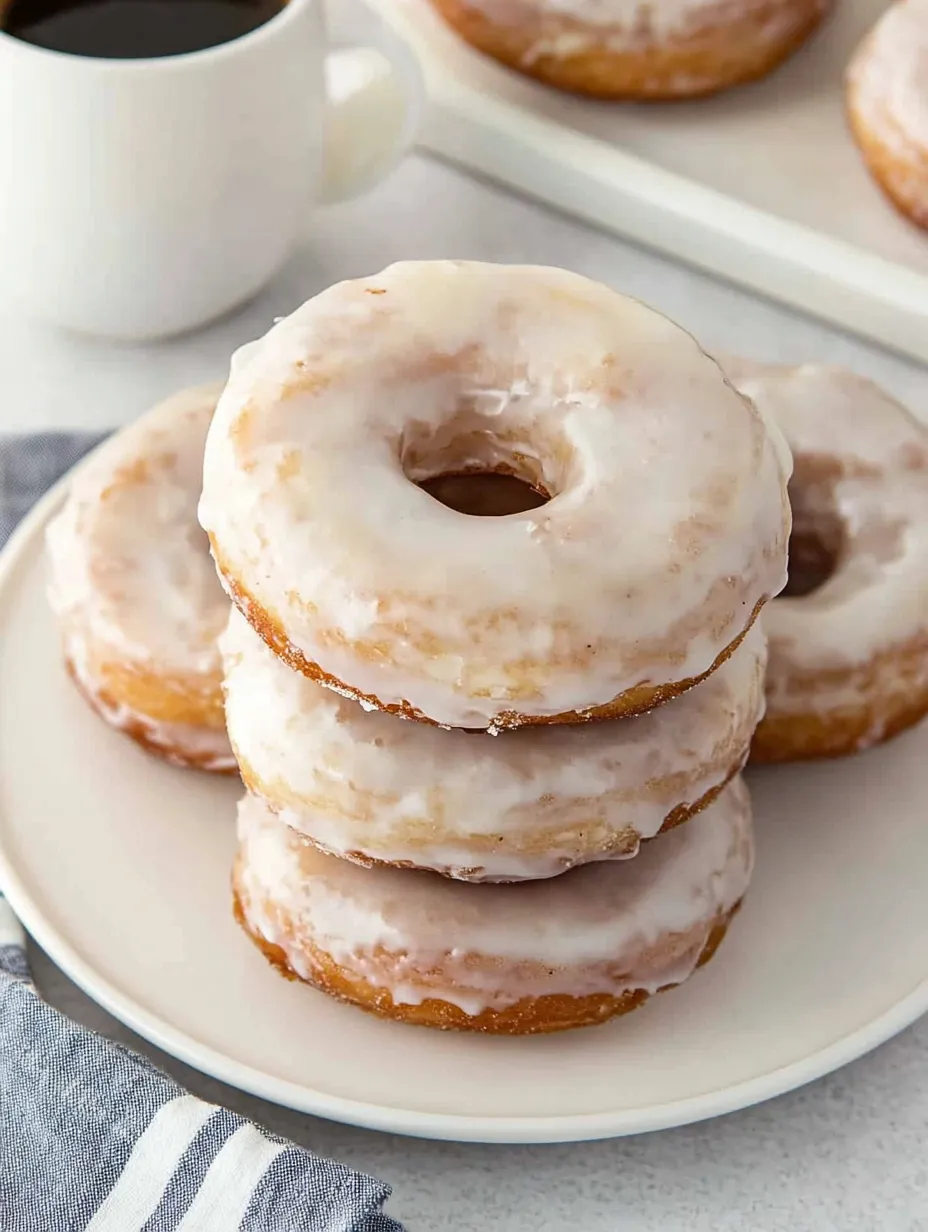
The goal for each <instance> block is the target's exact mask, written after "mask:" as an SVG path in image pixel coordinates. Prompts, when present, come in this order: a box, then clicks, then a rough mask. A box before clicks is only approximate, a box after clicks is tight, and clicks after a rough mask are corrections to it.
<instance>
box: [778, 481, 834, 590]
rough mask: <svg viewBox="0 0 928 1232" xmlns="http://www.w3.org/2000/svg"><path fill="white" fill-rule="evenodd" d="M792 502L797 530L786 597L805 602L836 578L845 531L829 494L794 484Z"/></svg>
mask: <svg viewBox="0 0 928 1232" xmlns="http://www.w3.org/2000/svg"><path fill="white" fill-rule="evenodd" d="M789 499H790V505H791V506H792V511H793V529H792V533H791V534H790V537H789V564H788V573H787V581H786V586H785V587H784V588H783V592H782V594H783V597H785V598H789V599H801V598H804V597H805V596H806V595H811V594H814V593H815V591H817V590H820V589H821V587H822V586H824V585H825V583H826V582H827V581H828V580H829V578H831V577H833V576H834V574H835V572H836V571H837V568H838V565H839V564H840V562H841V556H842V552H843V549H844V541H845V528H844V522H843V521H842V519H841V517H840V515H839V514H838V511H837V509H836V508H835V506H834V502H833V498H832V495H831V493H830V492H829V491H827V490H823V489H821V488H811V489H810V488H805V487H803V486H801V485H799V484H794V483H791V484H790V485H789Z"/></svg>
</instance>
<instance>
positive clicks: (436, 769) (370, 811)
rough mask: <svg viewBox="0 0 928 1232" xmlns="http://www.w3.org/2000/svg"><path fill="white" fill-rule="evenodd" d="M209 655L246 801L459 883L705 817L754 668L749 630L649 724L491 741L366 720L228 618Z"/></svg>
mask: <svg viewBox="0 0 928 1232" xmlns="http://www.w3.org/2000/svg"><path fill="white" fill-rule="evenodd" d="M220 649H221V651H222V655H223V661H224V668H225V673H226V720H227V722H228V725H229V735H230V738H231V740H232V745H233V747H234V749H235V752H236V755H237V757H238V760H239V765H240V769H241V772H242V777H243V779H244V781H245V783H246V785H247V786H248V788H249V789H250V790H251V791H252V792H253V793H254V794H255V795H257V796H259V797H260V798H262V799H263V800H264V801H265V802H266V803H267V804H268V805H269V806H270V807H271V808H272V809H273V810H274V811H275V812H276V813H278V815H279V816H280V817H281V819H282V820H283V821H285V822H287V823H288V824H289V825H290V826H291V827H292V828H293V829H295V830H298V831H299V832H300V833H302V834H304V835H306V836H307V837H308V838H309V839H310V840H311V841H312V842H313V843H314V844H315V845H316V846H317V847H319V848H320V849H322V850H323V851H325V852H328V853H330V854H332V855H337V856H343V857H346V858H348V859H351V860H354V861H356V862H358V863H362V864H363V863H366V864H393V865H400V866H413V867H417V868H429V869H433V870H435V871H436V872H440V873H443V874H445V875H446V876H451V877H455V878H457V879H460V880H467V881H519V880H529V879H535V878H541V877H550V876H552V875H554V874H557V873H561V872H564V871H565V870H566V869H569V868H571V867H572V866H574V865H577V864H585V863H588V862H590V861H594V860H603V859H616V858H623V857H627V856H632V855H634V854H635V853H636V851H637V850H638V845H639V843H640V841H641V840H642V839H649V838H653V837H654V835H656V834H658V833H659V832H661V831H662V830H668V829H670V828H671V827H673V826H675V825H678V824H679V823H680V822H683V821H686V820H687V819H688V818H689V817H691V816H692V815H693V813H695V812H697V811H699V810H700V809H702V808H704V807H705V806H706V805H707V804H709V803H710V802H711V801H712V800H713V799H714V798H715V796H716V795H718V793H719V792H720V791H721V789H722V788H723V786H724V785H725V784H726V783H727V782H728V780H729V779H731V778H732V776H733V775H734V774H736V773H737V771H738V770H739V769H740V768H741V766H742V765H743V764H744V761H745V759H746V758H747V754H748V748H749V746H750V743H751V736H752V734H753V732H754V728H755V726H756V724H757V722H758V720H759V719H760V717H761V714H762V712H763V706H764V699H763V681H764V668H765V665H766V657H767V655H766V642H765V639H764V635H763V634H762V633H761V631H760V629H759V628H757V627H755V628H752V629H751V630H750V632H749V633H748V635H747V637H746V638H745V639H744V642H743V643H742V645H741V646H740V647H739V648H738V649H737V650H736V651H735V652H734V654H733V655H732V656H731V657H730V658H729V659H728V660H726V662H725V663H724V664H723V665H722V666H721V667H720V668H719V670H718V671H716V672H714V673H713V674H712V675H711V676H710V677H709V678H708V679H707V680H705V681H704V682H703V683H702V684H700V685H698V686H697V687H696V688H694V689H691V690H690V691H689V692H688V693H686V694H684V695H683V696H682V697H679V698H676V699H675V700H674V701H672V702H669V703H668V704H667V705H666V706H661V707H659V708H658V709H657V710H653V711H651V712H650V713H649V714H645V715H640V716H638V717H636V718H630V719H624V720H621V721H617V722H612V723H595V724H584V725H582V726H578V725H559V726H548V727H542V728H533V729H531V730H524V731H516V732H508V733H505V734H503V735H501V736H499V737H497V738H495V739H494V738H493V737H488V736H486V735H483V734H481V733H477V732H466V731H451V732H442V731H440V730H438V729H437V728H435V727H429V726H427V725H425V724H421V723H403V722H399V721H397V720H396V719H395V718H393V717H392V716H391V715H386V714H381V713H378V712H376V711H365V710H363V709H362V708H361V707H360V706H358V705H357V704H356V703H355V702H353V701H349V700H346V699H345V698H343V697H340V696H339V695H338V694H337V693H334V692H332V691H330V690H328V689H324V688H322V687H321V686H320V685H318V684H316V683H315V681H312V680H309V679H307V678H306V677H305V676H302V675H301V674H300V673H298V672H294V671H291V670H290V668H288V667H287V665H286V664H285V663H283V662H281V660H280V659H278V658H277V657H276V656H275V655H274V654H273V653H272V652H271V651H270V650H268V648H267V647H266V646H265V645H264V643H263V641H262V640H261V639H260V637H258V635H257V634H256V633H255V632H254V631H253V629H252V628H251V626H250V625H249V624H248V623H247V621H246V620H245V619H244V618H243V617H242V616H241V615H240V614H239V613H238V612H233V613H232V616H231V618H230V621H229V627H228V629H227V630H226V632H225V633H224V634H223V636H222V638H221V640H220Z"/></svg>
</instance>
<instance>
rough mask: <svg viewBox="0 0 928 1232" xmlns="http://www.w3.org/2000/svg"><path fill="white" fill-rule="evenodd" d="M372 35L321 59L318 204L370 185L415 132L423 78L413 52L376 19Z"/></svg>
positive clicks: (404, 149)
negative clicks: (366, 42) (368, 43)
mask: <svg viewBox="0 0 928 1232" xmlns="http://www.w3.org/2000/svg"><path fill="white" fill-rule="evenodd" d="M375 40H376V42H377V44H378V46H376V47H346V48H339V49H337V50H335V51H330V52H329V54H328V55H327V56H326V59H325V88H326V117H325V142H324V156H323V175H322V189H321V194H320V202H321V203H322V204H326V205H331V204H334V203H335V202H338V201H347V200H349V199H350V198H351V197H356V196H358V195H359V194H360V193H362V192H364V191H365V190H366V189H368V188H371V187H373V185H374V184H376V183H377V181H378V180H381V179H383V177H384V176H385V175H386V174H387V172H388V171H390V170H391V169H392V168H393V166H394V165H395V164H396V163H397V162H398V161H399V160H400V158H401V157H402V156H403V155H404V154H405V153H406V152H407V150H408V149H409V148H410V146H411V145H412V143H413V141H414V139H415V136H416V133H417V132H418V128H419V121H420V118H421V116H422V112H423V108H424V101H425V83H424V81H423V78H422V70H421V69H420V67H419V62H418V60H417V59H416V56H415V53H414V52H413V51H412V49H411V48H410V46H409V44H408V43H406V42H405V41H404V40H403V39H401V38H399V37H398V36H397V35H395V34H393V32H392V31H391V30H389V29H387V28H386V27H385V26H382V25H381V26H379V28H377V29H376V34H375Z"/></svg>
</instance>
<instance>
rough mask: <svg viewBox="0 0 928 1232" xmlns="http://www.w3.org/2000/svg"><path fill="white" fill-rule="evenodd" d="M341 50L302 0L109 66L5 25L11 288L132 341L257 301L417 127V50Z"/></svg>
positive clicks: (385, 37)
mask: <svg viewBox="0 0 928 1232" xmlns="http://www.w3.org/2000/svg"><path fill="white" fill-rule="evenodd" d="M377 31H378V34H377V39H376V41H377V43H378V47H379V50H375V49H374V48H351V49H347V50H337V51H329V50H327V44H326V30H325V20H324V14H323V9H322V0H289V2H288V3H287V4H286V5H285V6H284V7H283V8H282V9H281V11H280V12H279V13H278V14H276V15H275V16H274V17H272V18H271V20H270V21H268V22H266V23H265V24H264V25H263V26H259V27H258V28H257V29H255V30H253V31H252V32H251V33H249V34H246V35H244V36H242V37H241V38H238V39H235V40H233V41H231V42H228V43H221V44H219V45H218V46H216V47H211V48H209V49H207V50H205V51H197V52H191V53H189V54H187V55H178V56H166V57H162V58H159V59H144V60H106V59H94V58H90V57H84V56H77V55H65V54H61V53H59V52H54V51H47V50H45V49H43V48H40V47H36V46H33V45H32V44H29V43H26V42H22V41H20V40H18V39H15V38H13V37H11V36H10V35H7V34H3V33H0V238H2V253H0V294H2V295H3V296H4V297H5V298H7V299H9V300H11V301H14V302H15V303H17V304H18V305H19V306H20V307H21V308H22V310H23V311H25V312H27V313H29V314H30V315H33V316H37V317H41V318H43V319H45V320H47V321H51V322H54V323H56V324H59V325H63V326H65V327H67V328H70V329H75V330H80V331H83V332H88V333H94V334H102V335H106V336H109V337H113V338H122V339H136V340H141V339H150V338H158V337H165V336H168V335H171V334H177V333H181V332H183V331H185V330H188V329H191V328H193V327H194V326H197V325H201V324H203V323H204V322H207V321H210V320H212V319H214V318H216V317H218V316H221V315H222V314H223V313H225V312H227V311H229V310H230V309H232V308H234V307H236V306H237V305H238V304H241V303H243V302H245V301H246V300H247V299H249V297H251V296H252V295H254V294H255V292H256V291H258V290H259V289H260V288H261V286H263V284H264V283H265V282H267V280H268V279H269V278H270V277H271V275H272V274H273V273H274V272H275V271H276V270H277V269H278V268H279V267H280V266H281V265H282V264H283V262H284V260H285V259H286V257H287V255H288V254H289V253H290V251H291V250H292V249H293V247H294V245H295V244H296V243H297V241H298V240H299V238H300V236H301V233H302V232H303V231H304V230H305V226H306V222H307V217H308V214H309V211H310V210H311V208H312V206H313V205H314V204H316V203H318V202H321V201H334V200H341V199H344V198H346V197H349V196H353V195H354V194H355V193H357V192H359V191H361V190H362V189H364V188H366V187H369V186H370V185H371V184H372V183H374V182H375V181H376V180H377V179H379V178H380V177H381V176H382V175H383V174H384V173H385V172H386V171H387V170H389V168H390V167H391V166H392V165H393V163H394V162H395V160H396V159H397V158H398V157H399V156H400V154H402V153H403V151H404V150H405V149H406V148H407V147H408V145H409V143H410V140H411V138H412V135H413V132H414V129H415V124H416V118H417V113H418V110H419V100H420V97H421V85H420V79H419V75H418V70H417V68H416V65H415V61H414V59H413V57H412V55H411V53H409V52H408V51H407V50H406V48H405V47H404V46H403V45H401V44H398V43H397V42H396V41H395V39H394V36H392V35H390V34H388V33H387V32H386V31H384V30H383V29H382V27H380V26H378V27H377Z"/></svg>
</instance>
